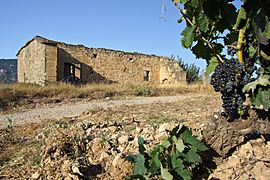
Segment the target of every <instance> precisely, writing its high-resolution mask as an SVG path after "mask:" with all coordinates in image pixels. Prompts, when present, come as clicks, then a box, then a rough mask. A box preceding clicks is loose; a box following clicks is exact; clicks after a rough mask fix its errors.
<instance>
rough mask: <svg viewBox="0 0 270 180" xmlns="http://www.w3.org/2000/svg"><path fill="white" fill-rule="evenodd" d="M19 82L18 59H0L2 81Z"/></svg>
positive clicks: (0, 79)
mask: <svg viewBox="0 0 270 180" xmlns="http://www.w3.org/2000/svg"><path fill="white" fill-rule="evenodd" d="M14 82H17V59H0V83H14Z"/></svg>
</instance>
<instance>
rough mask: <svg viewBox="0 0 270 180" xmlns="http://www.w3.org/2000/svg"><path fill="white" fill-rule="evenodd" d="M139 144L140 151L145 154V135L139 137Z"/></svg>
mask: <svg viewBox="0 0 270 180" xmlns="http://www.w3.org/2000/svg"><path fill="white" fill-rule="evenodd" d="M138 144H139V152H140V153H141V154H144V152H145V147H144V139H143V137H138Z"/></svg>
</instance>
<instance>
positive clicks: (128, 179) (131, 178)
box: [125, 174, 148, 180]
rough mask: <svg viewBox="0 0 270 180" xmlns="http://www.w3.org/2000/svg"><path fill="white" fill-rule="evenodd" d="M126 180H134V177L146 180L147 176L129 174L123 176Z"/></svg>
mask: <svg viewBox="0 0 270 180" xmlns="http://www.w3.org/2000/svg"><path fill="white" fill-rule="evenodd" d="M125 179H126V180H134V179H139V180H148V177H146V176H143V175H140V174H137V175H131V176H128V177H126V178H125Z"/></svg>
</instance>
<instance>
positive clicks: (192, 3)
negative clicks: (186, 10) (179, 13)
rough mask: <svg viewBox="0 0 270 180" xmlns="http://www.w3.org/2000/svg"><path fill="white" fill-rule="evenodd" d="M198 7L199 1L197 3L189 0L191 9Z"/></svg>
mask: <svg viewBox="0 0 270 180" xmlns="http://www.w3.org/2000/svg"><path fill="white" fill-rule="evenodd" d="M198 5H199V1H198V0H191V6H192V7H193V8H197V7H198Z"/></svg>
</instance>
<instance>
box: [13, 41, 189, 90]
mask: <svg viewBox="0 0 270 180" xmlns="http://www.w3.org/2000/svg"><path fill="white" fill-rule="evenodd" d="M17 57H18V82H23V83H32V84H39V85H42V86H43V85H45V84H48V83H53V82H57V81H62V80H64V79H67V78H70V77H76V79H79V80H80V82H82V83H99V82H119V83H144V82H147V83H155V84H157V83H180V82H185V81H186V73H185V72H184V71H183V70H182V69H181V67H180V66H179V65H178V63H177V62H175V61H173V60H171V59H169V58H166V57H160V56H155V55H146V54H140V53H130V52H123V51H115V50H110V49H103V48H87V47H85V46H83V45H71V44H65V43H62V42H57V41H52V40H48V39H45V38H43V37H40V36H36V37H34V38H33V39H32V40H30V41H28V42H27V43H26V44H25V45H24V46H23V47H22V48H21V49H20V50H19V52H18V53H17Z"/></svg>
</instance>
